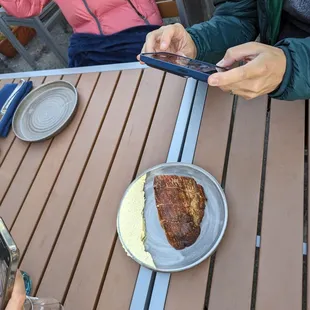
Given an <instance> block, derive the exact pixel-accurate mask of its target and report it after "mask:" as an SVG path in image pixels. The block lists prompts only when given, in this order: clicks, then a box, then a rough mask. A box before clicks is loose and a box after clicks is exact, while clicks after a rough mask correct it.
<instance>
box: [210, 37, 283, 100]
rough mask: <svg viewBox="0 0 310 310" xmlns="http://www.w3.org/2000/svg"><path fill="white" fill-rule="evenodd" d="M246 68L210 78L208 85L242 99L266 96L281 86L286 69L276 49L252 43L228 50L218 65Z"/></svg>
mask: <svg viewBox="0 0 310 310" xmlns="http://www.w3.org/2000/svg"><path fill="white" fill-rule="evenodd" d="M241 60H243V61H245V63H246V64H245V65H243V66H240V67H237V68H235V69H231V70H228V71H225V72H218V73H214V74H212V75H211V76H210V77H209V79H208V83H209V85H211V86H218V87H220V88H221V89H222V90H224V91H230V92H232V93H233V94H235V95H239V96H241V97H244V98H245V99H253V98H255V97H258V96H261V95H264V94H269V93H271V92H272V91H274V90H275V89H276V88H278V86H279V85H280V84H281V82H282V80H283V76H284V73H285V69H286V57H285V54H284V52H283V51H282V50H281V49H280V48H277V47H272V46H268V45H265V44H261V43H257V42H251V43H246V44H242V45H239V46H236V47H233V48H230V49H229V50H227V52H226V55H225V56H224V58H223V59H222V60H221V61H220V62H219V63H218V64H217V65H218V66H220V67H229V66H231V65H233V64H234V63H235V62H237V61H241Z"/></svg>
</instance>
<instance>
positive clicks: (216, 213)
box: [117, 163, 228, 272]
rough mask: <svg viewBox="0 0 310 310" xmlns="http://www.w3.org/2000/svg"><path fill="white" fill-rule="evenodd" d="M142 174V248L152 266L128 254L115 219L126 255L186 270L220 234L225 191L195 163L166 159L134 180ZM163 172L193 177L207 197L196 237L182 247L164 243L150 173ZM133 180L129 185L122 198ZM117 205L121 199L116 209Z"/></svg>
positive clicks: (159, 266) (209, 250) (169, 269)
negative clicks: (143, 222)
mask: <svg viewBox="0 0 310 310" xmlns="http://www.w3.org/2000/svg"><path fill="white" fill-rule="evenodd" d="M145 174H146V182H145V185H144V192H145V207H144V218H145V226H146V239H145V242H144V246H145V249H146V251H148V252H149V253H150V254H151V255H152V258H153V261H154V263H155V266H156V268H153V267H151V266H148V265H146V264H145V263H143V262H141V261H139V260H138V259H137V258H136V257H134V256H133V255H132V254H131V251H130V248H128V247H127V245H126V244H124V242H123V239H122V236H121V235H120V229H119V221H117V230H118V233H119V238H120V241H121V243H122V246H123V247H124V249H125V250H126V252H127V253H128V255H129V256H131V257H132V258H133V259H134V260H135V261H136V262H137V263H139V264H140V265H143V266H144V267H147V268H150V269H153V270H155V271H161V272H177V271H182V270H186V269H189V268H192V267H194V266H196V265H198V264H199V263H201V262H202V261H203V260H205V259H206V258H208V257H210V256H211V255H212V253H213V252H214V251H215V250H216V248H217V246H218V245H219V243H220V241H221V240H222V238H223V235H224V232H225V230H226V226H227V220H228V208H227V202H226V198H225V194H224V192H223V190H222V188H221V186H220V185H219V183H218V182H217V181H216V179H215V178H214V177H213V176H212V175H211V174H210V173H208V172H206V171H205V170H203V169H201V168H199V167H197V166H195V165H189V164H183V163H169V164H162V165H159V166H156V167H153V168H151V169H149V170H147V171H146V172H144V173H143V174H142V175H140V176H139V177H138V178H137V179H136V180H138V179H140V177H141V176H143V175H145ZM163 174H164V175H179V176H187V177H191V178H194V179H195V180H196V182H197V183H198V184H200V185H202V187H203V189H204V192H205V194H206V196H207V199H208V201H207V203H206V208H205V215H204V217H203V220H202V223H201V225H200V227H201V233H200V235H199V237H198V239H197V241H196V242H195V243H194V244H193V245H192V246H190V247H187V248H185V249H184V250H176V249H174V248H173V247H172V246H171V245H170V244H169V243H168V240H167V238H166V235H165V232H164V230H163V228H162V227H161V225H160V222H159V217H158V213H157V208H156V204H155V196H154V189H153V184H154V177H155V176H156V175H163ZM136 180H135V181H134V182H133V183H132V184H131V185H130V186H129V188H128V189H127V191H126V193H125V195H124V198H125V197H126V194H127V192H128V190H129V189H130V188H131V186H132V185H133V184H134V183H135V182H136ZM124 198H123V199H124ZM121 208H122V203H121V206H120V210H121ZM118 218H119V217H118Z"/></svg>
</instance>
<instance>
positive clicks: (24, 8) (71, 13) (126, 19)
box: [0, 0, 163, 66]
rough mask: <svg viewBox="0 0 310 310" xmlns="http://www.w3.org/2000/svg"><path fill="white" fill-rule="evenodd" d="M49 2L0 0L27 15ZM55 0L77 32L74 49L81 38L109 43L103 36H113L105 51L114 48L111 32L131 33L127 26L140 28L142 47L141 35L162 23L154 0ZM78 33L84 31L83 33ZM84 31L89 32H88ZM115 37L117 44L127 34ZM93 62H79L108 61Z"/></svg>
mask: <svg viewBox="0 0 310 310" xmlns="http://www.w3.org/2000/svg"><path fill="white" fill-rule="evenodd" d="M48 2H50V0H0V5H2V6H3V8H4V9H5V10H6V12H7V13H8V14H10V15H13V16H16V17H20V18H26V17H31V16H36V15H39V14H40V13H41V11H42V10H43V8H44V6H45V5H46V4H47V3H48ZM55 2H56V3H57V5H58V6H59V8H60V9H61V11H62V13H63V15H64V16H65V18H66V19H67V21H68V23H69V24H70V25H71V26H72V28H73V31H74V34H75V35H74V36H73V38H72V40H73V41H74V42H72V40H71V45H72V46H74V49H75V51H76V48H77V46H78V45H79V44H78V43H77V42H76V40H79V41H80V42H81V40H90V41H91V42H93V41H92V40H93V39H95V41H94V42H93V43H94V45H92V44H91V45H92V47H93V46H95V45H98V41H99V42H101V41H100V40H103V41H104V42H105V43H106V42H107V40H104V37H110V38H109V42H108V49H107V46H106V44H105V45H104V52H107V51H111V49H110V47H111V42H110V41H111V36H113V35H114V34H118V33H122V32H123V33H124V34H126V35H128V33H126V31H127V30H128V29H135V30H137V31H138V33H139V35H138V37H139V38H137V37H135V39H134V40H133V41H135V42H136V43H137V42H138V43H139V44H138V45H141V47H142V45H143V42H141V44H140V37H141V36H144V39H145V36H146V34H147V33H148V32H150V31H152V30H154V28H158V27H159V26H161V25H162V23H163V21H162V18H161V16H160V13H159V10H158V7H157V4H156V2H155V0H55ZM124 31H125V32H124ZM137 31H130V35H129V37H128V40H131V39H132V38H131V36H133V35H136V34H137ZM79 34H82V36H80V35H79ZM85 34H87V35H88V36H85ZM89 35H93V36H89ZM112 39H113V46H114V47H115V46H116V44H117V43H121V44H124V41H123V39H124V36H123V37H122V38H121V42H117V40H119V37H115V40H114V38H113V37H112ZM142 41H143V40H142ZM83 43H85V44H83ZM125 43H126V42H125ZM82 45H83V48H82V50H83V53H89V52H90V51H89V50H87V51H86V50H85V47H86V42H82ZM131 47H132V46H131ZM135 48H136V45H135ZM80 49H81V48H80V46H79V48H78V50H79V51H78V52H79V53H81V51H80ZM102 50H103V49H102V48H101V49H100V48H99V49H98V50H96V52H97V53H98V52H101V51H102ZM130 50H131V49H130ZM112 51H113V53H117V50H115V48H112ZM85 55H86V54H85ZM79 56H81V54H79ZM108 56H109V57H107V58H108V61H107V63H111V61H112V62H113V61H114V62H122V61H121V59H122V58H123V57H118V59H112V58H111V57H110V55H108ZM120 56H121V55H120ZM74 57H75V54H74ZM69 58H70V49H69ZM71 58H72V55H71ZM84 58H85V57H84ZM118 60H120V61H118ZM125 60H126V61H127V60H131V57H126V59H125ZM134 60H135V57H132V61H134ZM92 62H93V61H90V63H87V61H86V62H85V61H84V60H83V61H82V63H81V61H79V64H78V65H91V64H101V63H105V61H102V59H101V60H99V63H97V62H98V59H97V60H96V61H94V63H92ZM100 62H101V63H100ZM84 63H85V64H84ZM69 65H70V64H69ZM71 66H76V63H71Z"/></svg>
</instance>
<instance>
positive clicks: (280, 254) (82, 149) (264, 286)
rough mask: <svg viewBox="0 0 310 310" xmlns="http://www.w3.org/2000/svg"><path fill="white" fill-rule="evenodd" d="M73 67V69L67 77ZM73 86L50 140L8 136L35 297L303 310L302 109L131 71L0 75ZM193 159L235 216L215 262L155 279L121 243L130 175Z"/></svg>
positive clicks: (12, 201)
mask: <svg viewBox="0 0 310 310" xmlns="http://www.w3.org/2000/svg"><path fill="white" fill-rule="evenodd" d="M73 73H74V74H73ZM22 76H23V77H30V79H31V80H32V81H33V82H34V84H35V86H37V85H39V84H41V83H46V82H49V81H52V80H58V79H63V80H67V81H70V82H71V83H73V84H75V85H76V86H77V89H78V93H79V109H78V112H77V114H76V116H75V118H74V120H73V122H72V123H71V124H70V126H69V127H68V128H67V129H66V130H65V131H64V132H62V133H61V134H59V135H58V136H57V137H55V138H54V139H52V140H49V141H46V142H43V143H37V144H27V143H23V142H21V141H19V140H18V139H16V138H14V135H13V133H11V134H10V135H9V137H8V138H7V139H4V140H0V165H1V167H0V203H1V205H0V216H2V217H3V218H4V220H5V221H6V223H7V225H8V226H9V227H10V229H11V232H12V234H13V237H14V238H15V241H16V242H17V244H18V246H19V248H20V250H21V253H22V261H21V269H23V270H25V271H27V272H28V273H30V275H31V277H32V279H33V283H34V293H35V294H37V295H39V296H51V297H55V298H57V299H58V300H60V301H62V302H63V303H64V305H65V309H69V310H71V309H72V310H75V309H81V310H85V309H104V310H105V309H109V310H114V309H117V310H118V309H119V310H124V309H129V308H130V309H131V310H143V309H151V310H160V309H167V310H183V309H184V310H188V309H193V310H196V309H203V308H206V309H210V310H235V309H237V310H243V309H244V310H248V309H257V310H260V309H262V310H266V309H268V310H269V309H272V310H277V309H279V310H292V309H307V304H306V300H307V296H309V289H308V288H307V266H308V259H307V231H308V228H309V227H308V218H307V211H308V188H307V184H308V170H307V169H308V156H307V152H305V150H307V147H308V131H309V129H308V123H309V122H308V118H309V116H308V103H307V102H306V103H305V102H304V101H298V102H280V101H276V100H272V101H268V99H267V97H262V98H258V99H256V100H252V101H244V100H243V99H241V98H237V97H233V96H230V95H228V94H225V93H222V92H221V91H219V90H217V89H210V90H209V91H208V92H207V87H206V84H204V83H201V82H199V83H197V82H196V81H193V80H188V81H187V82H186V81H185V80H183V79H181V78H179V77H175V76H172V75H169V74H163V73H162V72H159V71H155V70H150V69H148V70H143V68H142V67H140V66H139V65H136V64H130V65H124V66H122V65H118V66H104V67H92V68H84V69H65V70H57V71H48V72H35V73H28V74H23V75H22V74H20V75H19V74H11V75H2V76H0V79H1V85H3V84H5V83H7V82H10V81H11V80H12V79H13V78H19V77H22ZM165 161H168V162H172V161H182V162H187V163H194V164H196V165H199V166H200V167H202V168H204V169H206V170H207V171H209V172H210V173H212V174H213V175H214V176H215V177H216V178H217V179H218V181H219V182H221V184H222V186H223V188H224V189H225V192H226V195H227V200H228V207H229V221H228V227H227V231H226V234H225V236H224V239H223V242H222V243H221V245H220V246H219V248H218V251H217V252H216V254H215V255H214V256H213V257H212V258H211V259H210V260H207V261H205V262H204V263H202V264H201V265H199V266H198V267H196V268H193V269H191V270H188V271H185V272H182V273H177V274H173V275H169V274H162V273H157V274H155V273H153V272H151V271H149V270H147V269H145V268H140V267H139V266H138V265H137V264H136V263H134V262H133V261H132V260H131V259H129V258H128V257H127V256H126V255H125V252H124V251H123V250H122V248H121V246H120V243H119V241H118V239H117V235H116V229H115V221H116V214H117V209H118V205H119V202H120V199H121V197H122V195H123V192H124V190H125V189H126V187H127V185H128V184H129V183H130V181H131V180H132V179H133V178H134V177H135V175H136V174H137V173H139V172H141V171H143V170H145V169H147V168H149V167H151V166H154V165H156V164H158V163H162V162H165Z"/></svg>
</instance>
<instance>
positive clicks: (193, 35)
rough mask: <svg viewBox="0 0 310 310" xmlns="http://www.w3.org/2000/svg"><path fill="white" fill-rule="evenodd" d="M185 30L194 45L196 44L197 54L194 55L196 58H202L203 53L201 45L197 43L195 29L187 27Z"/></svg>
mask: <svg viewBox="0 0 310 310" xmlns="http://www.w3.org/2000/svg"><path fill="white" fill-rule="evenodd" d="M186 31H187V32H188V33H189V35H190V36H191V38H192V40H193V41H194V43H195V45H196V49H197V55H196V59H199V60H201V59H203V55H202V52H201V47H200V45H199V40H198V38H197V37H196V35H195V31H192V29H191V28H187V29H186Z"/></svg>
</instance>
